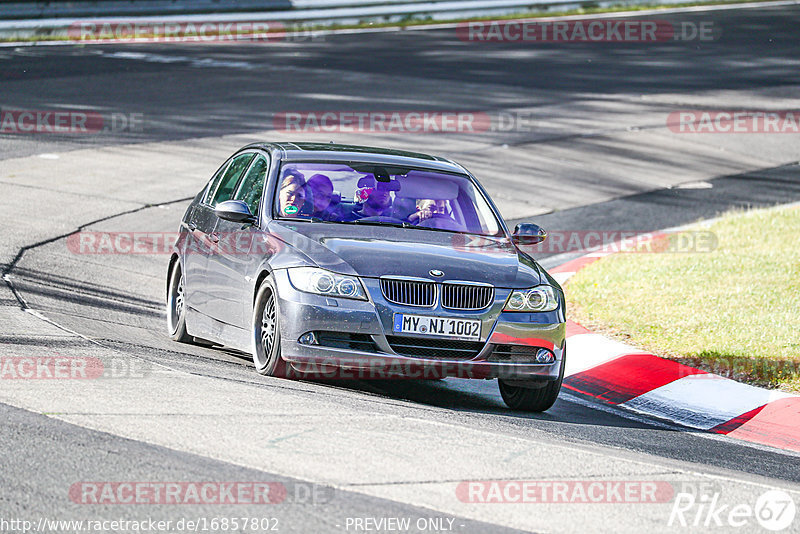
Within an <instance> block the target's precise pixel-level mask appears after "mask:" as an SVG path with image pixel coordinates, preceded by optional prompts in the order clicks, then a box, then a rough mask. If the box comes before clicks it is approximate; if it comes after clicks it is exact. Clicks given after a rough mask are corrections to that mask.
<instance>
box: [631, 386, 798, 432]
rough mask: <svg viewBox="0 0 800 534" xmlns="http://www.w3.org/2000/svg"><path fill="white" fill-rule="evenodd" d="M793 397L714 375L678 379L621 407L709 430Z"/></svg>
mask: <svg viewBox="0 0 800 534" xmlns="http://www.w3.org/2000/svg"><path fill="white" fill-rule="evenodd" d="M793 396H794V395H790V394H788V393H784V392H782V391H769V390H766V389H762V388H757V387H755V386H749V385H747V384H742V383H741V382H736V381H735V380H729V379H727V378H723V377H721V376H717V375H712V374H701V375H690V376H685V377H683V378H679V379H678V380H675V381H673V382H670V383H669V384H666V385H664V386H661V387H659V388H656V389H654V390H652V391H649V392H647V393H645V394H643V395H640V396H638V397H635V398H633V399H631V400H629V401H627V402H625V403H623V404H622V406H625V407H626V408H630V409H632V410H635V411H637V412H639V413H642V414H647V415H653V416H656V417H661V418H665V419H669V420H670V421H675V422H677V423H680V424H682V425H685V426H688V427H692V428H699V429H702V430H709V429H711V428H713V427H715V426H717V425H719V424H722V423H726V422H728V421H730V420H731V419H733V418H735V417H738V416H740V415H742V414H745V413H747V412H749V411H750V410H753V409H755V408H758V407H759V406H763V405H764V404H767V403H768V402H771V401H774V400H778V399H782V398H786V397H793Z"/></svg>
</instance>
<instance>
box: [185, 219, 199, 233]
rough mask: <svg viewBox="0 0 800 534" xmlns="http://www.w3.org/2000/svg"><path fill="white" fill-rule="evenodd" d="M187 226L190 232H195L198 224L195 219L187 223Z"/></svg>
mask: <svg viewBox="0 0 800 534" xmlns="http://www.w3.org/2000/svg"><path fill="white" fill-rule="evenodd" d="M186 228H188V229H189V231H190V232H194V231H195V230H197V225H196V224H195V223H194V221H191V222H189V223H187V224H186Z"/></svg>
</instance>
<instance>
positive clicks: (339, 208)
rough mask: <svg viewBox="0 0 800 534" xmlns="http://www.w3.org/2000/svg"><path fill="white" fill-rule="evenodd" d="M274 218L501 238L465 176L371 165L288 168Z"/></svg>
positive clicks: (317, 164) (482, 199) (289, 165)
mask: <svg viewBox="0 0 800 534" xmlns="http://www.w3.org/2000/svg"><path fill="white" fill-rule="evenodd" d="M277 187H278V190H277V191H276V194H275V206H274V209H275V212H274V214H275V216H276V218H280V219H284V218H291V219H295V220H297V219H300V220H312V221H324V222H330V223H337V224H375V225H386V226H402V227H407V228H412V227H413V228H418V229H426V230H434V231H445V232H456V233H469V234H478V235H484V236H501V235H502V231H501V226H500V223H499V222H498V220H497V217H496V216H495V214H494V212H493V211H492V209H491V208H490V207H489V204H488V202H487V201H486V198H485V197H484V196H483V194H482V193H481V192H480V190H478V189H477V188H476V187H475V184H474V183H473V181H472V180H471V179H470V178H469V177H468V176H465V175H458V174H448V173H443V172H439V171H433V170H424V169H412V168H402V167H393V166H386V165H377V164H371V163H363V164H362V163H352V162H351V163H349V164H343V163H329V162H297V163H294V162H292V163H284V164H283V165H282V167H281V172H280V175H279V179H278V182H277Z"/></svg>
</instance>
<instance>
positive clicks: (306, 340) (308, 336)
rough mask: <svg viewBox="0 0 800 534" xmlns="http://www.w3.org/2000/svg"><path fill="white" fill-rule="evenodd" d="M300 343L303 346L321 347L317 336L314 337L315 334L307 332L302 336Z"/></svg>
mask: <svg viewBox="0 0 800 534" xmlns="http://www.w3.org/2000/svg"><path fill="white" fill-rule="evenodd" d="M299 341H300V344H301V345H319V342H318V341H317V336H315V335H314V332H306V333H305V334H303V335H302V336H300V339H299Z"/></svg>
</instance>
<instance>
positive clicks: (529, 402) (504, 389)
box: [497, 350, 567, 412]
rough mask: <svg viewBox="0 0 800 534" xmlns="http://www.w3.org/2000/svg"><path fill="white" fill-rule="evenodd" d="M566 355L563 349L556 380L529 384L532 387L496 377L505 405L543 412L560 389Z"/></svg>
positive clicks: (515, 408)
mask: <svg viewBox="0 0 800 534" xmlns="http://www.w3.org/2000/svg"><path fill="white" fill-rule="evenodd" d="M566 357H567V351H566V350H564V354H563V356H562V360H561V372H560V373H559V375H558V380H553V381H547V382H536V383H532V384H531V386H533V387H531V388H528V387H524V386H517V385H512V384H509V383H508V382H506V381H505V380H503V379H502V378H499V379H497V385H498V386H499V387H500V395H501V396H502V397H503V402H505V403H506V406H508V407H509V408H511V409H512V410H520V411H523V412H544V411H545V410H549V409H550V408H551V407H552V406H553V404H555V402H556V399H557V398H558V393H559V392H560V391H561V382H563V380H564V367H566V364H567V362H566Z"/></svg>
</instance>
